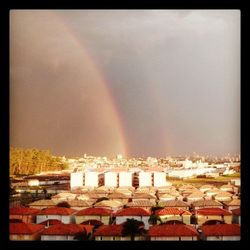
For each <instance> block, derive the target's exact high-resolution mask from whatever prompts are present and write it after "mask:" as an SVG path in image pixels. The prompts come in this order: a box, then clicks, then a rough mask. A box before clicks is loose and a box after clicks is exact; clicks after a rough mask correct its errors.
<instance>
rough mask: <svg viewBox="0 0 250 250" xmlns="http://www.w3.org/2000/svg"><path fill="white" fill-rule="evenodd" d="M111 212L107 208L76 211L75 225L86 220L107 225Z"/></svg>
mask: <svg viewBox="0 0 250 250" xmlns="http://www.w3.org/2000/svg"><path fill="white" fill-rule="evenodd" d="M112 213H113V211H112V210H111V209H107V208H98V207H93V208H86V209H82V210H80V211H78V212H77V213H76V214H75V221H76V224H81V223H82V222H84V221H88V220H98V221H100V222H102V223H103V224H104V225H108V224H109V222H110V220H111V216H112Z"/></svg>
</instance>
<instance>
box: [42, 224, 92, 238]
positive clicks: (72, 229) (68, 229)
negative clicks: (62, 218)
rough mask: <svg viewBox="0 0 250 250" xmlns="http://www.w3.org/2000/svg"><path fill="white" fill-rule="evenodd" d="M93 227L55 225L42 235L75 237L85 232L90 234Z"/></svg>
mask: <svg viewBox="0 0 250 250" xmlns="http://www.w3.org/2000/svg"><path fill="white" fill-rule="evenodd" d="M93 227H94V226H91V225H80V224H57V225H53V226H51V227H49V228H47V229H45V230H44V231H43V233H42V234H43V235H75V234H77V233H81V232H83V231H84V228H85V229H86V230H87V233H90V232H92V230H93Z"/></svg>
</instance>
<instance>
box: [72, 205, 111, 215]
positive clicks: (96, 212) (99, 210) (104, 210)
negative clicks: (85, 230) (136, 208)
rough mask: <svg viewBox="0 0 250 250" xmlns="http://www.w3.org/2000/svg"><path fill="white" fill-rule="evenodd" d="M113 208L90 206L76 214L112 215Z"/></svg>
mask: <svg viewBox="0 0 250 250" xmlns="http://www.w3.org/2000/svg"><path fill="white" fill-rule="evenodd" d="M111 214H112V210H111V209H107V208H101V207H100V208H98V207H90V208H85V209H82V210H80V211H79V212H77V213H76V214H75V215H76V216H81V215H111Z"/></svg>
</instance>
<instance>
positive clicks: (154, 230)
mask: <svg viewBox="0 0 250 250" xmlns="http://www.w3.org/2000/svg"><path fill="white" fill-rule="evenodd" d="M148 235H149V236H198V232H197V231H196V229H195V228H194V227H192V226H190V225H181V224H176V225H156V226H151V227H150V228H149V231H148Z"/></svg>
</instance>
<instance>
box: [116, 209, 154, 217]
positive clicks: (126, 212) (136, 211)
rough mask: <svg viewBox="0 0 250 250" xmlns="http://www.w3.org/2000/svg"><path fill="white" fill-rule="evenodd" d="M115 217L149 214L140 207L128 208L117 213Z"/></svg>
mask: <svg viewBox="0 0 250 250" xmlns="http://www.w3.org/2000/svg"><path fill="white" fill-rule="evenodd" d="M115 216H150V212H149V211H147V210H146V209H144V208H141V207H128V208H123V209H121V210H119V211H117V212H116V213H115Z"/></svg>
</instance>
